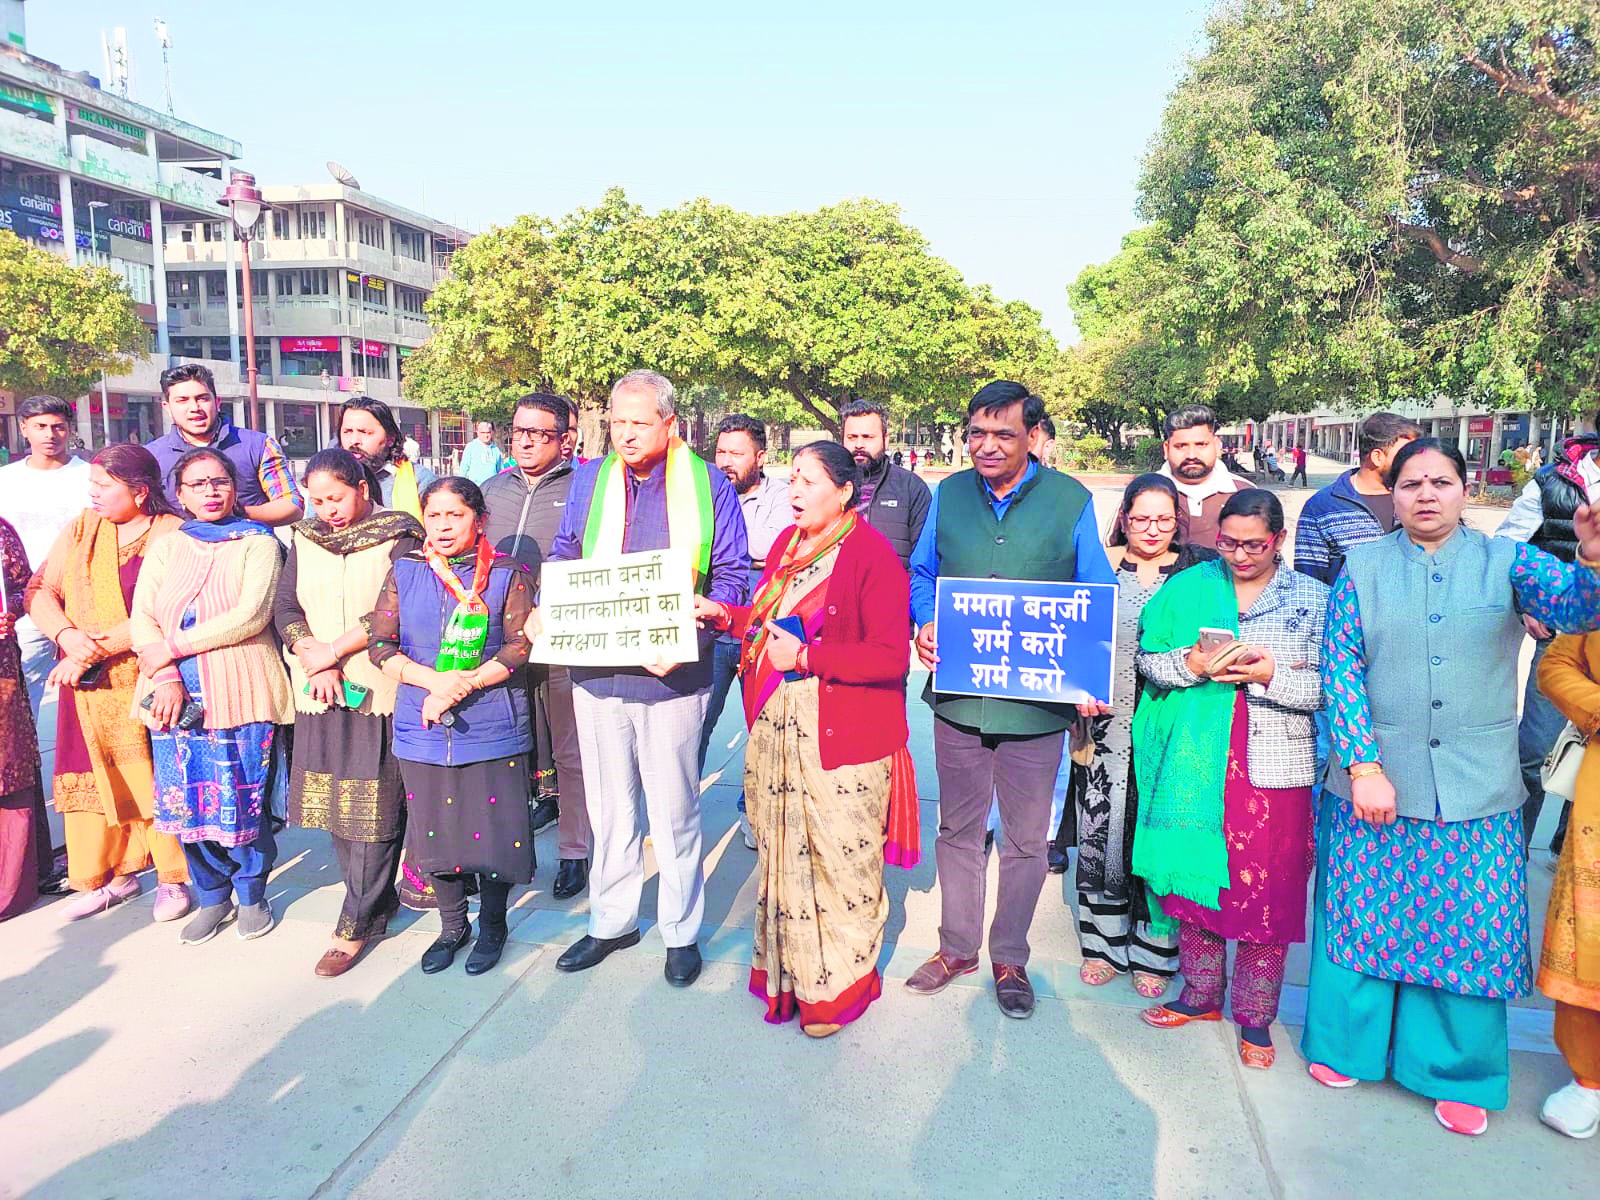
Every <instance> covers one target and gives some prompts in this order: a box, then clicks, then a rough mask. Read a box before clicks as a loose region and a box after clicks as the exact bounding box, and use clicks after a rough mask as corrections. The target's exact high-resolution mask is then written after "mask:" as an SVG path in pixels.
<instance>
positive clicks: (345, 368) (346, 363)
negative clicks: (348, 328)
mask: <svg viewBox="0 0 1600 1200" xmlns="http://www.w3.org/2000/svg"><path fill="white" fill-rule="evenodd" d="M339 274H340V275H343V274H344V272H343V271H340V272H339ZM339 282H340V283H341V284H343V282H344V280H343V279H341V280H340V281H339ZM350 341H351V339H350V338H347V337H342V338H340V339H339V374H340V375H343V376H344V377H345V378H346V379H348V378H350V376H351V375H353V374H354V373H355V372H353V371H352V370H351V369H350V360H351V357H352V356H351V354H350Z"/></svg>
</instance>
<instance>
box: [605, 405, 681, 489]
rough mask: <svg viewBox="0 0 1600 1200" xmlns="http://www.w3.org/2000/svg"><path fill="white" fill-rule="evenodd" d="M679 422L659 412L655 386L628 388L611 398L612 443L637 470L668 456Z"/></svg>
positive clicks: (620, 454) (646, 467) (619, 456)
mask: <svg viewBox="0 0 1600 1200" xmlns="http://www.w3.org/2000/svg"><path fill="white" fill-rule="evenodd" d="M677 421H678V419H677V418H676V417H663V416H661V415H660V414H659V413H657V411H656V394H655V391H654V389H652V388H648V387H642V388H633V387H631V388H628V389H626V390H625V391H621V392H618V393H617V394H616V395H615V396H613V397H612V398H611V446H612V448H613V449H614V450H616V452H617V457H618V458H620V459H622V461H623V462H625V463H627V464H628V465H629V466H630V467H632V468H633V469H634V470H635V471H641V470H647V469H648V468H650V467H652V466H654V465H655V464H656V463H658V462H660V461H661V460H662V459H663V458H665V457H666V454H667V443H668V442H669V441H671V440H672V431H673V429H674V428H675V427H676V426H677Z"/></svg>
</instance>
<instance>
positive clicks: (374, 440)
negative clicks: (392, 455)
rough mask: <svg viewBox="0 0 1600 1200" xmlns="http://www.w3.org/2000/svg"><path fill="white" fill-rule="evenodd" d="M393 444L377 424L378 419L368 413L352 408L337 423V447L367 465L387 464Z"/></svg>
mask: <svg viewBox="0 0 1600 1200" xmlns="http://www.w3.org/2000/svg"><path fill="white" fill-rule="evenodd" d="M393 444H394V443H393V442H391V441H390V440H389V435H388V434H387V433H385V432H384V431H383V426H382V425H379V424H378V418H377V417H375V416H373V415H372V414H371V413H369V412H363V411H362V410H361V409H359V408H352V409H349V410H348V411H346V413H345V414H344V416H343V418H341V419H340V421H339V445H340V446H342V447H343V448H344V449H346V450H348V451H350V452H351V453H352V454H358V455H360V456H361V457H362V458H364V459H366V460H367V461H368V462H369V463H376V464H378V465H380V466H381V465H383V464H385V463H387V462H388V461H389V450H390V448H391V447H392V446H393Z"/></svg>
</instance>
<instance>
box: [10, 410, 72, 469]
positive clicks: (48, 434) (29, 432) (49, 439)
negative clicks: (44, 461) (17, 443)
mask: <svg viewBox="0 0 1600 1200" xmlns="http://www.w3.org/2000/svg"><path fill="white" fill-rule="evenodd" d="M22 439H23V441H25V442H27V443H28V448H29V449H30V450H32V451H33V452H34V453H35V454H38V455H41V456H42V457H44V458H60V457H62V456H63V455H64V454H66V452H67V447H68V446H70V445H71V444H72V425H71V424H70V423H69V422H68V421H67V419H66V418H65V417H58V416H56V415H55V414H54V413H42V414H40V415H39V416H37V417H29V418H28V419H27V420H26V421H24V422H23V423H22Z"/></svg>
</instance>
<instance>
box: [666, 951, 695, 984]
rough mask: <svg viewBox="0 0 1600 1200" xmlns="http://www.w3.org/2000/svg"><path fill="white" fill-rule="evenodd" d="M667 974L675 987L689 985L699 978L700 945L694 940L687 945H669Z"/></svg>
mask: <svg viewBox="0 0 1600 1200" xmlns="http://www.w3.org/2000/svg"><path fill="white" fill-rule="evenodd" d="M666 975H667V982H668V983H670V984H671V985H672V986H673V987H688V986H689V985H690V984H691V983H693V982H694V981H695V980H696V979H699V978H700V947H699V946H697V945H695V944H694V943H693V942H690V943H689V944H688V945H687V946H668V947H667V971H666Z"/></svg>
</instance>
